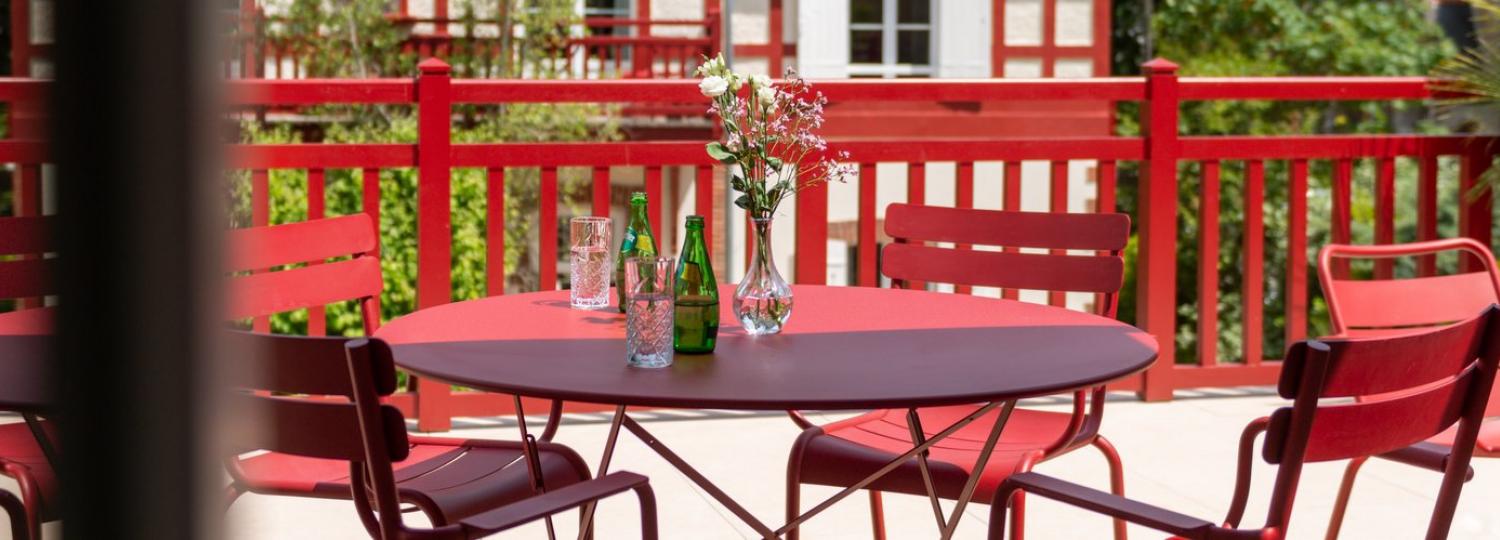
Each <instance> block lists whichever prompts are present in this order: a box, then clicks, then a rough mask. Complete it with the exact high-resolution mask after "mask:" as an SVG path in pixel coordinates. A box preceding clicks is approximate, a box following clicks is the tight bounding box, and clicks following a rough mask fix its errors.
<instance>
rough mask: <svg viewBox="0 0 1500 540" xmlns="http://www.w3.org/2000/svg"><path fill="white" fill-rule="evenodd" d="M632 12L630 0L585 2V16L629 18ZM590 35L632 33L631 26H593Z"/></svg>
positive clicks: (591, 0)
mask: <svg viewBox="0 0 1500 540" xmlns="http://www.w3.org/2000/svg"><path fill="white" fill-rule="evenodd" d="M630 14H631V11H630V0H586V1H585V2H584V3H583V16H584V18H601V19H629V18H630ZM589 35H593V36H626V35H630V27H629V26H591V27H589Z"/></svg>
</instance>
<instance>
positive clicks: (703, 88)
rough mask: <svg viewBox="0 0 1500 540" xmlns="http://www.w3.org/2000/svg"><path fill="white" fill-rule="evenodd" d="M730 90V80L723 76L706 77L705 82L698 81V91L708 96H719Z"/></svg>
mask: <svg viewBox="0 0 1500 540" xmlns="http://www.w3.org/2000/svg"><path fill="white" fill-rule="evenodd" d="M727 90H729V81H726V80H724V78H723V77H704V78H703V82H700V83H698V91H699V92H703V95H705V96H708V97H719V96H722V95H724V92H725V91H727Z"/></svg>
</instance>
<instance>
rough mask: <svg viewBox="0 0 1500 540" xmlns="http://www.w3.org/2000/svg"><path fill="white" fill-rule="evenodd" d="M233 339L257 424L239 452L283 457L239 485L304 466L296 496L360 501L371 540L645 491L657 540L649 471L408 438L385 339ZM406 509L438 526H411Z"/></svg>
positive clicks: (239, 439) (529, 516)
mask: <svg viewBox="0 0 1500 540" xmlns="http://www.w3.org/2000/svg"><path fill="white" fill-rule="evenodd" d="M228 341H229V347H230V349H229V350H232V351H235V352H237V353H239V354H240V355H241V358H238V359H237V360H239V361H240V366H239V367H240V368H241V369H239V370H237V377H236V381H237V384H236V385H235V386H236V387H237V388H239V389H240V390H241V392H236V394H235V399H234V400H233V401H232V406H234V407H236V408H234V409H232V411H233V412H234V413H235V414H236V416H235V417H236V418H240V417H247V418H254V419H256V421H251V422H243V423H240V424H239V425H237V426H236V428H237V429H235V430H234V431H233V432H232V433H231V434H230V437H229V440H230V441H231V448H232V449H233V450H234V451H236V452H237V453H240V454H241V455H243V453H245V452H253V451H262V450H263V451H269V453H266V454H263V456H274V457H272V458H270V459H261V458H249V459H237V460H232V461H233V463H234V464H235V466H233V467H231V471H233V472H234V474H235V475H236V478H237V479H238V478H241V477H243V476H245V475H254V474H256V472H257V471H261V470H263V469H265V468H268V467H275V468H285V469H289V470H291V471H294V472H295V473H298V474H297V476H298V478H299V480H298V482H300V484H301V485H299V486H290V487H292V490H293V491H297V492H299V493H298V494H302V495H310V496H321V497H330V498H345V499H348V498H352V499H353V501H354V506H355V509H356V511H357V512H358V513H359V518H360V521H361V523H363V524H364V526H365V528H366V529H367V530H368V531H369V533H370V536H372V537H374V538H377V539H383V540H395V539H405V538H423V539H459V538H476V537H481V536H486V535H490V534H494V533H497V532H500V531H504V530H507V529H510V528H512V527H516V526H519V525H522V524H525V523H529V522H532V521H536V520H538V519H543V518H549V519H550V516H551V515H553V514H556V513H558V512H563V511H566V510H570V509H573V508H578V507H580V506H582V505H584V504H587V503H591V502H594V501H598V500H599V499H602V498H604V497H609V496H611V495H615V494H618V493H622V492H625V491H627V490H633V491H635V493H636V496H637V497H638V498H639V500H640V505H641V526H642V536H643V537H644V538H647V539H652V540H654V539H655V538H656V507H655V499H654V497H653V496H652V493H651V487H650V485H649V484H648V482H647V480H646V477H644V476H641V475H638V474H634V473H629V472H617V473H613V474H610V475H607V476H605V477H603V478H600V479H597V480H590V479H589V472H588V467H587V466H586V465H584V463H583V460H582V459H581V458H580V457H579V456H578V454H577V453H575V452H573V451H572V450H570V449H568V448H567V447H564V446H561V445H556V444H552V443H546V442H542V443H536V444H535V446H532V445H528V444H523V443H519V442H508V441H475V440H459V439H435V438H422V439H417V438H408V436H407V434H406V421H405V419H404V418H403V417H402V415H401V412H400V411H399V410H398V409H396V408H395V407H393V406H391V405H387V404H382V403H381V401H380V398H381V397H382V396H389V395H390V394H391V393H392V392H395V391H396V369H395V363H394V360H393V358H392V355H391V349H390V347H389V346H388V345H386V344H385V342H383V341H380V340H378V339H358V340H353V341H351V340H349V339H345V338H328V337H301V336H277V335H270V334H253V333H245V332H233V333H232V335H231V336H229V340H228ZM289 395H296V396H299V397H286V396H289ZM300 396H331V397H333V398H332V399H329V398H325V399H310V398H307V397H300ZM240 415H246V416H240ZM403 504H409V505H413V506H415V507H416V508H417V509H419V510H421V511H422V512H424V513H425V514H427V516H428V517H429V518H430V519H431V520H432V524H433V527H432V528H431V529H412V528H409V527H407V526H406V524H405V523H404V522H403V520H402V513H403V512H404V511H405V510H403V508H402V505H403ZM548 525H549V532H550V522H549V524H548Z"/></svg>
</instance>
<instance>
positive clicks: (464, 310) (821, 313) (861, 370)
mask: <svg viewBox="0 0 1500 540" xmlns="http://www.w3.org/2000/svg"><path fill="white" fill-rule="evenodd" d="M794 292H795V299H796V304H795V307H794V309H793V312H792V317H791V319H790V321H789V322H788V323H787V326H786V329H785V331H783V332H782V333H781V334H778V335H773V336H759V337H751V336H748V335H746V334H745V332H744V330H743V329H742V328H741V327H740V326H739V323H738V321H736V320H735V319H734V316H733V314H732V313H731V309H730V302H729V299H730V298H731V297H732V295H733V291H732V290H731V289H729V288H727V287H726V288H724V289H723V290H722V291H721V293H720V297H721V298H722V299H723V300H722V303H721V307H720V312H721V318H722V321H721V326H720V327H719V341H718V346H717V348H716V349H715V351H714V352H713V353H712V354H708V355H686V354H678V355H676V359H675V363H674V364H673V365H672V366H671V367H668V368H664V369H640V368H631V367H628V366H626V365H625V317H624V316H623V315H620V314H619V313H617V312H615V311H613V310H610V311H582V310H574V309H571V308H570V307H569V305H568V292H567V291H550V292H542V293H532V294H519V295H509V296H496V297H490V298H485V299H480V300H472V301H467V302H458V303H453V304H446V305H442V306H437V307H433V308H428V309H423V310H420V311H417V312H416V313H412V314H410V315H407V316H404V317H401V318H398V319H396V320H393V321H391V322H390V323H388V324H386V325H385V326H383V327H382V328H381V329H380V330H379V331H378V332H376V334H375V335H376V337H379V338H382V339H384V340H386V341H387V342H389V343H391V344H392V346H393V350H394V352H395V356H396V363H397V364H398V365H400V366H401V367H402V368H404V369H406V370H408V371H410V372H412V373H415V374H417V375H419V376H424V377H430V378H433V379H436V380H441V381H446V382H449V383H454V384H460V385H463V386H468V387H472V388H477V389H481V390H488V391H493V392H500V393H506V394H514V395H523V396H532V397H540V398H549V399H554V400H564V401H585V402H590V403H605V404H612V405H615V406H616V411H615V412H616V414H615V418H614V423H613V424H612V426H611V429H610V440H609V441H607V444H606V448H605V455H604V458H603V459H602V460H601V464H600V470H599V474H603V473H604V472H605V470H604V469H606V468H607V467H608V463H609V458H610V455H611V454H612V452H613V447H614V440H615V437H616V435H617V434H618V428H619V427H620V426H621V425H623V426H624V427H626V428H627V429H628V430H630V431H631V432H633V433H635V434H636V435H637V436H639V437H641V439H642V440H643V441H645V442H646V443H647V445H648V446H651V447H652V448H653V449H654V450H656V451H657V452H658V453H661V454H662V456H663V457H665V458H667V460H668V461H669V462H672V463H673V465H676V466H677V467H678V468H679V469H680V470H682V471H683V472H684V473H685V474H687V476H688V477H689V478H690V479H692V480H694V481H695V482H697V483H698V484H699V485H701V486H703V487H704V488H705V490H707V491H708V492H709V493H710V494H711V495H713V496H714V497H715V498H717V499H719V500H720V502H721V503H724V504H725V506H726V507H728V508H729V509H730V510H731V511H733V512H734V513H735V514H736V515H739V516H740V517H741V518H742V519H745V520H746V523H747V524H749V525H750V526H751V527H753V528H755V529H756V530H757V531H759V532H760V533H761V534H762V535H763V536H765V537H768V538H771V537H776V536H780V535H782V534H784V533H785V532H786V531H787V530H788V529H790V528H793V527H795V526H796V525H797V524H798V523H800V522H801V521H804V520H805V519H807V518H808V517H811V516H812V515H813V514H816V513H818V512H821V511H822V510H823V509H824V508H827V506H829V505H831V504H832V503H833V502H835V501H837V500H839V499H842V498H843V497H845V496H847V495H848V494H850V493H852V492H853V491H855V490H857V489H858V487H859V486H854V487H851V488H850V489H846V490H844V491H842V492H840V493H839V494H838V495H835V496H834V497H833V498H832V499H830V500H829V501H825V502H824V503H823V504H820V505H818V506H817V507H815V508H813V509H812V510H810V511H809V512H807V513H805V514H803V516H801V517H799V518H798V519H796V520H793V521H792V522H791V523H789V524H788V525H787V526H784V527H782V528H781V529H777V530H772V529H770V528H769V527H767V526H765V525H764V524H762V523H761V522H759V521H758V520H756V519H755V518H754V517H753V516H751V515H750V514H749V513H748V512H747V511H745V510H744V508H743V507H741V506H740V505H738V504H737V503H735V502H734V501H733V500H732V499H730V498H729V497H728V496H727V495H725V494H724V493H723V492H722V491H721V490H719V489H718V488H717V487H715V486H713V485H712V483H710V482H708V481H707V479H705V478H703V477H702V475H701V474H698V473H697V471H696V470H693V469H692V467H690V466H688V465H687V463H686V462H685V461H683V460H682V459H681V458H680V457H678V456H677V455H676V454H675V453H672V451H671V450H670V449H667V448H666V447H665V445H662V444H661V443H660V441H658V440H656V438H655V437H654V436H651V435H650V434H649V433H647V432H646V431H645V430H644V428H642V427H641V426H640V425H639V424H638V423H636V422H634V421H633V420H631V419H630V418H629V417H628V416H626V415H625V410H626V407H628V406H644V407H682V408H715V409H754V410H794V409H824V410H827V409H876V408H916V407H927V406H936V405H954V404H965V403H986V405H985V406H984V407H981V408H979V409H977V410H976V411H975V414H973V415H970V416H968V417H965V418H964V419H960V420H959V421H958V422H956V423H955V424H954V425H952V426H949V428H948V429H946V430H943V431H942V432H939V433H938V434H936V435H934V436H932V437H931V438H930V439H927V440H926V441H925V442H923V443H922V444H917V445H915V446H913V448H912V450H911V451H909V452H908V453H906V454H903V455H902V456H900V457H899V458H897V460H895V461H893V462H892V463H891V464H890V465H888V467H887V468H884V469H882V470H881V471H880V472H878V473H877V474H875V475H873V476H872V477H871V478H870V479H868V481H874V480H875V479H877V478H879V477H880V476H881V475H883V474H885V473H886V472H888V471H889V470H890V469H893V468H895V466H897V465H899V464H900V463H901V462H903V461H906V460H907V459H910V458H912V457H913V456H915V455H917V454H920V453H921V452H922V451H923V450H925V449H927V448H928V447H930V446H931V445H932V444H934V443H936V442H937V441H939V440H941V439H942V438H943V437H946V436H947V435H948V434H950V433H952V432H954V431H957V430H958V428H961V427H963V425H967V424H968V423H969V422H972V421H973V420H974V419H976V418H978V417H979V416H981V415H982V414H984V413H987V412H989V411H991V410H993V409H995V408H997V407H1002V405H1003V408H1002V413H1001V414H1000V415H999V420H998V421H997V422H996V425H995V428H994V430H993V433H992V439H991V440H990V441H989V442H990V443H991V444H990V445H989V446H991V447H992V446H993V442H994V440H995V439H998V436H999V431H1000V429H1002V428H1003V424H1004V420H1005V418H1007V417H1008V416H1009V411H1010V410H1011V409H1012V408H1013V407H1014V406H1015V401H1016V400H1017V399H1020V398H1025V397H1033V396H1040V395H1048V394H1055V393H1059V392H1066V391H1070V390H1076V389H1083V388H1089V387H1093V386H1098V385H1100V384H1104V383H1107V382H1109V381H1112V380H1116V379H1119V378H1123V377H1126V376H1129V375H1132V374H1134V373H1137V372H1140V371H1141V370H1143V369H1145V368H1146V367H1147V366H1149V365H1151V363H1152V362H1153V361H1154V360H1155V359H1156V341H1155V339H1154V338H1152V337H1151V336H1150V335H1149V334H1146V333H1145V332H1142V331H1140V330H1138V329H1136V328H1135V327H1132V326H1129V325H1126V324H1123V323H1120V322H1118V321H1114V320H1110V319H1106V318H1103V317H1098V316H1095V315H1090V314H1087V313H1081V312H1077V311H1070V310H1066V309H1062V308H1056V307H1051V306H1043V305H1037V304H1029V303H1023V302H1015V301H1009V300H997V299H990V298H981V297H974V296H967V295H955V294H942V293H933V292H926V291H908V290H899V289H873V288H855V287H819V286H797V287H795V288H794ZM522 425H523V426H524V422H523V423H522ZM985 454H988V452H985ZM977 465H978V466H976V467H975V469H974V470H975V471H982V470H983V462H982V461H981V463H978V464H977ZM976 478H977V476H976ZM865 484H868V482H865ZM960 503H961V504H960V505H959V507H958V508H955V511H954V515H955V517H956V516H958V515H960V514H961V511H962V507H963V504H962V503H967V497H964V498H961V499H960Z"/></svg>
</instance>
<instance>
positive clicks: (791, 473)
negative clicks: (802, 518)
mask: <svg viewBox="0 0 1500 540" xmlns="http://www.w3.org/2000/svg"><path fill="white" fill-rule="evenodd" d="M797 465H798V464H796V463H793V464H792V465H791V466H789V467H788V468H787V479H786V522H787V523H791V522H792V520H794V519H797V515H798V514H801V513H802V479H801V475H800V474H798V472H800V471H799V470H798V469H799V467H797ZM801 534H802V531H801V530H799V529H796V528H794V529H792V530H789V531H787V532H786V540H798V538H799V537H800V536H801Z"/></svg>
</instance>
